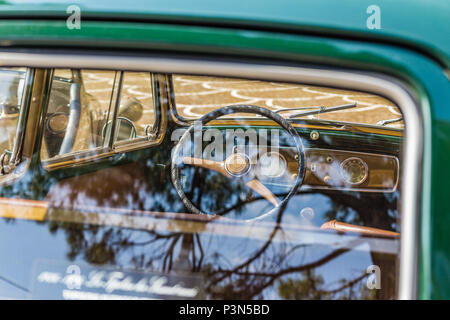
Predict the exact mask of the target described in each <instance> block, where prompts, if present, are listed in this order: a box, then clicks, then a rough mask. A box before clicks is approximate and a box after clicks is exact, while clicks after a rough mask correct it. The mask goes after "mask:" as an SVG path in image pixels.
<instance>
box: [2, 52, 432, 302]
mask: <svg viewBox="0 0 450 320" xmlns="http://www.w3.org/2000/svg"><path fill="white" fill-rule="evenodd" d="M0 66H5V67H7V66H20V67H39V68H58V67H59V68H68V67H69V68H91V69H99V68H100V69H111V68H114V69H116V70H117V69H119V70H120V69H121V70H127V71H150V72H159V73H178V74H180V73H181V74H195V75H210V76H225V77H227V76H228V77H236V78H242V77H245V78H251V79H259V80H270V81H283V82H297V83H300V82H301V83H307V84H311V85H321V86H331V87H338V88H345V89H352V90H361V91H367V92H371V93H374V94H379V95H382V96H385V97H386V98H388V99H390V100H392V101H393V102H395V103H396V104H397V105H398V106H399V107H400V109H401V110H402V111H403V113H404V118H405V123H406V126H405V136H406V137H407V138H406V143H405V144H404V146H403V151H404V155H403V166H404V170H403V172H402V174H403V176H402V180H401V183H402V190H403V197H402V201H401V209H402V212H401V216H402V221H401V241H400V245H401V251H400V270H399V296H398V297H399V299H415V298H417V282H418V277H417V268H418V263H419V260H418V248H419V246H418V244H419V242H418V240H419V238H420V237H419V228H418V217H419V208H420V198H421V196H422V195H421V194H420V188H421V181H420V175H419V174H417V173H420V172H422V157H423V154H422V151H423V125H422V122H421V119H422V118H421V116H426V115H422V113H421V110H420V109H419V106H418V105H417V104H416V103H415V101H414V99H413V98H412V96H411V95H410V94H409V93H408V91H407V90H406V88H404V87H403V86H401V85H400V84H399V83H398V82H397V81H396V80H395V79H388V78H387V77H384V76H381V75H377V74H369V73H364V74H363V73H358V72H348V71H338V70H329V69H308V68H304V67H289V66H278V65H257V64H250V63H237V62H223V61H212V60H211V61H201V60H190V59H189V60H188V59H181V58H176V59H170V58H158V57H142V56H139V57H131V56H121V57H119V56H106V55H83V54H76V55H75V54H50V53H47V54H39V53H16V52H0ZM425 103H426V102H425ZM424 160H425V161H427V160H429V159H424ZM428 163H429V161H427V163H426V164H428ZM424 168H425V170H428V169H429V167H428V166H424ZM407 173H408V174H407ZM426 173H427V172H425V173H424V177H426V176H427V174H426ZM424 185H425V186H426V187H427V189H428V188H429V183H427V181H424Z"/></svg>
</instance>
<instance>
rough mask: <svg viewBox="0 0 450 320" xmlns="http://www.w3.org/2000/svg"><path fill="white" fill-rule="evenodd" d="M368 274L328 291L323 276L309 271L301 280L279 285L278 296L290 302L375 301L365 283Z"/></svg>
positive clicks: (285, 281) (286, 281) (289, 280)
mask: <svg viewBox="0 0 450 320" xmlns="http://www.w3.org/2000/svg"><path fill="white" fill-rule="evenodd" d="M367 276H368V274H365V273H364V274H362V275H361V276H359V277H357V278H355V279H354V280H351V281H347V282H346V281H340V284H339V285H338V286H337V288H336V289H332V290H329V289H326V286H325V285H324V280H323V277H322V276H321V275H317V274H316V273H315V272H314V271H311V270H308V271H305V272H302V273H301V279H293V278H287V279H286V280H281V281H280V283H279V285H278V294H279V295H280V297H281V298H283V299H289V300H324V299H352V298H353V299H374V298H375V295H374V293H375V291H373V290H372V291H371V290H369V289H368V288H367V287H366V286H365V283H364V279H365V278H367Z"/></svg>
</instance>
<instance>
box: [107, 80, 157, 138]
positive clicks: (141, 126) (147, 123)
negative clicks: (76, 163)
mask: <svg viewBox="0 0 450 320" xmlns="http://www.w3.org/2000/svg"><path fill="white" fill-rule="evenodd" d="M154 123H155V110H154V107H153V97H152V84H151V76H150V73H148V72H124V73H123V78H122V87H121V92H120V103H119V109H118V111H117V120H116V130H115V133H114V145H115V146H118V145H124V144H127V143H130V141H132V140H137V139H140V138H145V137H147V136H149V134H150V133H151V132H152V131H153V125H154Z"/></svg>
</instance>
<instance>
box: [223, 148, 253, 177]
mask: <svg viewBox="0 0 450 320" xmlns="http://www.w3.org/2000/svg"><path fill="white" fill-rule="evenodd" d="M225 170H226V171H227V172H228V174H230V175H232V176H235V177H240V176H243V175H244V174H246V173H247V172H248V171H249V170H250V159H249V158H248V156H247V155H246V154H243V153H233V154H232V155H230V156H229V157H228V158H227V159H226V160H225Z"/></svg>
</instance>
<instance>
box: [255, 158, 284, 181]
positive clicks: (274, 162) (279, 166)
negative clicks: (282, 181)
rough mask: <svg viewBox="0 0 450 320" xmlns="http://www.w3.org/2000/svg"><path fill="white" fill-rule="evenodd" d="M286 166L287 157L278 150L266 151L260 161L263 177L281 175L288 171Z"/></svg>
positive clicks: (260, 170) (260, 172)
mask: <svg viewBox="0 0 450 320" xmlns="http://www.w3.org/2000/svg"><path fill="white" fill-rule="evenodd" d="M286 168H287V163H286V159H285V158H284V157H283V156H282V155H281V154H280V153H278V152H274V151H272V152H266V153H264V154H263V155H262V156H261V157H260V158H259V161H258V171H259V174H260V175H261V176H263V177H267V178H277V177H280V176H282V175H283V174H284V173H285V172H286Z"/></svg>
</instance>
